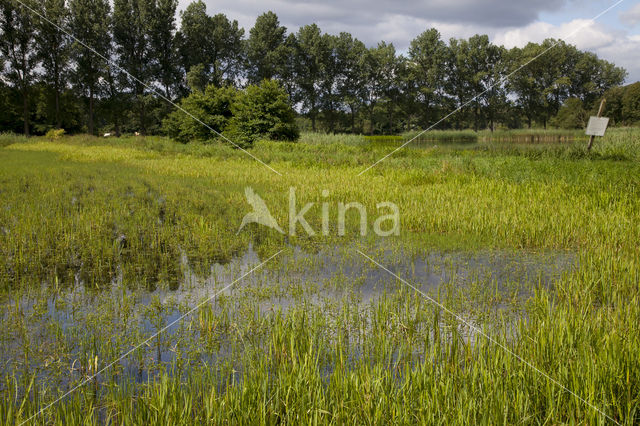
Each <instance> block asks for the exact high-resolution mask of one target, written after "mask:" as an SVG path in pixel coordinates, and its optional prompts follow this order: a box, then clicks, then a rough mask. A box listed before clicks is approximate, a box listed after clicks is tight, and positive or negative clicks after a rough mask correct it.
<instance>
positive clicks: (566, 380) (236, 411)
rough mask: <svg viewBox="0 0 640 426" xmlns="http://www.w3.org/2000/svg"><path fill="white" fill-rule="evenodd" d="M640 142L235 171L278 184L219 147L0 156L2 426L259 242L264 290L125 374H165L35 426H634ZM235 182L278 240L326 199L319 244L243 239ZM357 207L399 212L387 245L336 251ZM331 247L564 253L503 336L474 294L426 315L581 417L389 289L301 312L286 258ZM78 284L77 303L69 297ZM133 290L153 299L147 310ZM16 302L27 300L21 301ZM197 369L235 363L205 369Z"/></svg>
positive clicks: (43, 144) (292, 155)
mask: <svg viewBox="0 0 640 426" xmlns="http://www.w3.org/2000/svg"><path fill="white" fill-rule="evenodd" d="M639 136H640V132H638V131H636V130H629V129H625V130H618V131H614V132H610V133H609V135H608V136H607V137H605V139H603V140H598V141H597V142H596V147H595V148H594V151H593V152H591V153H587V152H586V150H585V148H584V146H583V145H581V144H580V143H578V142H576V143H572V144H569V145H567V144H544V146H536V147H534V148H532V147H530V146H526V144H517V143H516V144H514V143H511V144H508V143H505V144H491V143H490V142H480V143H478V144H475V145H471V146H465V147H456V146H452V147H442V146H438V147H429V148H424V149H406V150H402V151H399V152H397V153H396V154H394V155H393V156H392V157H390V158H388V159H387V160H385V161H383V162H382V163H380V164H379V165H377V166H376V167H374V168H372V169H370V170H368V171H367V172H366V173H364V174H363V175H361V176H359V173H360V172H361V171H362V170H364V169H366V168H367V167H369V166H370V165H371V164H373V163H374V162H375V161H377V160H378V159H379V158H381V157H382V156H383V155H385V154H386V153H388V152H389V151H390V150H389V148H388V147H384V146H372V145H371V144H363V145H360V144H356V143H351V144H343V143H340V141H339V140H337V141H336V142H335V143H329V141H327V142H328V143H324V142H323V143H307V142H304V141H303V142H301V143H298V144H282V143H275V142H268V141H262V142H259V143H258V144H257V145H256V146H255V147H254V148H253V149H252V150H251V153H252V154H253V155H255V156H256V157H258V158H260V159H261V160H263V161H265V162H266V163H267V164H269V165H270V166H271V167H273V168H274V169H275V170H277V171H278V172H280V173H281V174H282V175H281V176H280V175H277V174H275V173H273V172H272V171H271V170H269V169H268V168H266V167H264V166H263V165H261V164H260V163H258V162H256V161H255V160H253V159H251V158H249V157H248V156H246V155H245V154H243V153H242V152H240V151H237V150H233V149H230V148H228V147H226V146H223V145H218V144H209V145H195V144H194V145H191V144H190V145H179V144H174V143H173V142H171V141H169V140H166V139H162V138H128V139H123V140H104V139H99V138H89V137H84V136H76V137H69V138H62V139H61V140H59V141H56V142H51V141H47V140H45V139H40V138H31V139H28V140H27V139H16V140H15V143H12V141H11V137H12V136H8V135H3V136H2V138H0V140H1V141H2V143H1V144H2V145H4V146H5V147H4V148H2V149H0V164H1V165H2V166H1V167H0V292H1V293H2V298H1V299H2V318H3V323H5V324H6V325H7V326H6V327H4V329H5V331H3V332H2V335H1V336H2V342H4V343H3V344H4V345H16V347H17V348H18V349H15V348H14V346H12V348H14V350H15V353H18V354H21V355H22V356H21V357H19V358H17V359H13V360H12V362H11V363H9V364H7V367H6V368H4V369H3V370H2V374H3V377H4V379H3V383H2V385H0V392H1V393H2V395H3V398H2V402H1V403H0V422H1V423H3V424H4V423H6V424H13V423H20V422H21V421H24V420H26V419H29V418H30V417H31V416H32V415H34V414H36V413H37V412H38V410H39V409H40V408H43V407H45V406H46V405H47V403H49V402H52V401H55V399H56V398H57V397H58V396H60V395H62V394H63V393H64V392H65V391H66V390H67V389H69V388H70V383H66V384H64V385H61V384H60V383H64V381H61V378H64V377H65V376H67V375H68V376H70V377H71V378H72V383H71V384H73V383H77V382H79V381H80V380H81V379H82V377H92V373H94V372H96V371H97V370H99V369H100V368H101V367H104V366H106V365H108V363H109V362H110V361H111V360H113V359H116V358H117V356H118V355H119V354H121V353H123V352H125V351H126V350H128V349H130V348H131V347H132V345H133V344H134V342H138V341H141V340H144V338H146V337H147V336H150V335H151V333H152V332H153V331H154V330H157V329H160V328H161V327H162V326H163V325H164V324H166V323H167V321H168V319H167V318H169V317H170V316H169V315H171V314H173V313H176V312H182V313H184V312H187V311H188V310H189V308H190V307H192V306H195V305H196V304H197V302H198V301H199V300H200V299H199V297H200V296H199V293H194V294H193V295H192V296H191V299H190V300H189V301H188V303H187V302H186V301H180V300H174V299H172V298H171V297H168V298H160V297H159V296H158V297H156V296H154V295H156V294H164V293H161V292H160V293H158V292H159V291H160V290H162V289H165V290H166V291H169V293H167V294H171V293H170V289H171V288H175V287H176V286H178V285H181V282H182V280H183V276H184V270H183V265H182V264H181V262H180V258H181V256H182V255H184V256H186V259H187V261H188V263H189V265H190V266H191V267H192V268H193V269H194V271H195V272H196V273H198V274H204V275H206V273H207V271H208V270H209V268H210V266H211V265H212V264H215V263H218V262H226V261H229V260H231V259H232V258H234V256H236V255H238V254H242V253H244V252H245V251H246V250H247V248H248V247H249V246H250V245H251V246H252V247H253V248H254V249H255V250H256V251H257V253H258V254H259V255H260V257H261V258H262V259H266V258H267V257H268V256H270V255H271V254H273V253H275V252H277V251H278V250H280V249H281V248H283V247H284V248H285V253H284V254H283V257H281V258H279V259H276V260H274V262H273V263H272V264H269V265H267V266H266V268H267V269H266V270H267V271H268V272H265V273H266V274H270V275H268V276H269V277H270V279H269V281H268V282H269V283H270V284H269V285H258V284H256V283H254V284H253V285H246V286H243V287H242V288H240V289H238V290H237V293H234V294H232V295H228V294H225V296H224V297H222V299H221V300H219V301H218V302H217V303H218V304H216V305H212V304H210V303H208V304H205V306H204V307H203V309H201V310H198V311H197V312H196V313H195V314H194V315H193V316H190V317H188V318H185V321H184V322H181V323H180V325H179V327H178V329H177V330H173V332H172V333H171V334H168V335H167V337H166V339H165V338H162V339H154V340H153V341H152V342H151V347H152V348H153V347H155V346H157V348H158V351H164V350H167V351H171V350H172V349H171V348H175V349H174V353H175V354H176V357H175V359H174V360H173V361H172V362H171V363H169V367H167V368H168V370H165V369H161V368H160V364H154V363H153V360H149V359H147V358H148V357H149V351H151V353H153V351H152V350H151V349H148V348H147V347H144V348H142V349H141V350H138V351H135V352H134V353H133V354H131V355H130V357H129V358H131V361H130V362H133V363H136V362H138V363H140V364H141V365H145V371H146V370H150V369H152V368H154V367H153V366H154V365H155V368H157V369H159V370H158V371H159V372H158V373H157V374H155V375H150V376H149V378H148V379H146V380H142V381H138V382H136V381H135V380H133V379H130V378H129V377H128V376H127V375H126V374H124V373H123V367H121V366H116V367H115V368H114V369H112V370H109V371H108V372H105V373H104V374H103V375H102V376H101V377H100V380H92V381H90V382H89V383H87V384H86V385H85V386H83V387H82V388H80V389H79V390H77V391H76V392H74V393H72V394H71V395H70V396H68V397H66V398H64V399H63V400H62V401H60V402H58V403H57V404H55V405H54V406H53V407H51V408H50V409H48V410H46V411H45V412H44V413H43V414H42V415H40V416H38V417H35V418H34V419H33V420H31V422H32V423H34V424H81V423H82V424H93V423H110V422H111V423H119V424H120V423H122V424H133V423H139V424H143V423H144V424H152V423H153V424H194V423H211V424H219V423H234V424H237V423H244V424H254V423H256V422H258V423H277V422H285V423H311V422H317V423H323V424H325V423H335V424H342V423H379V424H382V423H385V424H386V423H411V424H414V423H419V424H428V423H429V424H452V423H457V424H469V423H473V424H476V423H480V424H496V423H525V424H540V423H548V424H558V423H572V424H576V423H577V424H591V423H596V424H597V423H603V424H604V423H608V422H610V421H609V420H607V418H606V417H605V416H603V415H602V414H601V413H600V412H599V411H598V410H602V411H603V412H604V413H606V414H607V415H608V416H610V417H611V418H613V419H615V421H617V422H620V423H622V424H635V423H638V421H640V411H639V408H640V299H639V297H638V296H639V292H640V284H639V282H640V274H639V271H640V265H639V264H638V262H640V259H639V254H638V248H637V245H638V241H640V164H639V163H638V161H637V160H638V154H637V153H638V144H639V143H640V142H639V141H638V138H639ZM246 186H251V187H252V188H254V189H255V191H256V192H257V193H259V194H260V195H261V196H262V198H264V200H265V202H266V203H267V205H268V206H269V208H270V210H271V213H272V214H273V215H274V217H275V218H276V219H277V221H278V222H279V223H280V224H287V223H288V194H289V188H290V187H295V188H296V196H297V198H298V208H300V206H301V205H303V204H305V203H307V202H311V201H313V202H316V207H315V209H312V210H311V211H310V213H309V214H307V215H306V218H307V220H308V221H309V223H310V224H311V226H312V227H313V228H314V229H315V230H316V231H319V230H320V229H321V222H322V218H321V211H320V207H319V205H320V203H323V202H328V203H329V205H330V217H331V223H330V225H331V233H330V236H323V235H320V234H319V233H318V235H315V236H307V235H306V234H305V233H304V232H302V230H301V229H300V227H298V233H299V235H298V236H295V237H285V236H283V235H281V234H279V233H277V232H276V231H273V230H269V229H267V228H262V227H259V226H258V225H250V227H249V228H248V229H246V230H245V231H244V232H241V233H240V234H238V235H236V232H237V229H238V226H239V224H240V222H241V220H242V217H243V216H244V215H245V214H246V213H247V212H248V211H250V206H249V205H248V204H247V203H246V200H245V197H244V188H245V187H246ZM323 190H327V191H328V192H329V195H328V197H324V196H323V195H322V191H323ZM351 201H358V202H361V203H362V204H364V205H365V207H366V209H367V211H368V212H369V213H370V214H371V215H372V217H373V218H375V212H376V204H377V203H379V202H382V201H390V202H393V203H396V204H397V205H398V206H399V209H400V217H401V233H400V236H399V237H394V238H392V246H393V247H396V248H395V249H393V250H392V251H391V252H390V253H389V252H388V251H385V249H384V248H382V247H380V246H379V243H380V241H379V240H375V239H374V238H371V237H368V238H361V237H359V236H358V226H357V215H355V212H350V213H349V215H348V218H349V221H348V223H347V235H346V236H339V235H338V233H337V230H336V219H335V218H336V216H337V208H336V206H337V203H338V202H351ZM371 221H372V220H371ZM326 246H330V247H342V248H343V249H342V250H344V255H343V257H344V258H345V259H348V258H358V256H359V255H358V254H357V252H355V248H359V249H360V250H362V251H364V252H366V253H368V254H369V255H370V256H372V257H373V258H375V259H384V260H386V261H392V260H393V259H394V258H396V257H401V256H421V255H423V254H424V253H426V252H429V251H432V250H444V251H451V250H453V251H460V250H464V251H469V250H472V251H473V250H475V251H483V250H493V249H501V250H511V251H514V252H516V253H517V252H518V251H519V250H527V251H531V250H534V251H544V250H551V249H553V250H562V251H570V252H573V253H576V255H577V258H578V264H577V265H578V266H577V269H575V270H574V271H573V272H570V273H566V274H563V275H562V276H561V278H559V279H558V280H557V281H555V282H554V283H553V286H551V287H542V286H540V287H536V288H534V289H532V294H531V295H530V297H528V299H526V300H525V301H517V302H516V301H514V302H513V303H515V304H517V310H518V311H519V312H520V313H519V314H518V316H517V317H515V319H513V318H511V319H508V318H504V317H502V316H500V315H498V316H497V317H496V316H495V315H494V316H493V318H492V319H491V320H490V321H489V320H486V321H485V320H483V319H482V318H483V316H482V309H483V308H484V307H491V306H494V305H495V303H497V302H496V301H495V300H493V301H492V300H491V299H492V298H496V297H497V296H496V295H495V294H493V293H491V292H490V291H489V290H488V289H483V288H482V284H483V283H478V288H479V290H478V293H477V294H475V293H474V294H473V295H472V294H468V293H467V292H468V289H459V288H456V285H455V284H456V283H455V282H451V284H450V287H449V290H446V289H444V290H443V292H442V293H440V294H439V295H438V300H439V301H440V302H441V303H443V304H444V305H445V306H447V307H450V308H451V309H452V310H454V311H456V312H467V310H469V309H470V308H469V306H468V304H469V303H477V304H478V305H477V306H476V312H474V314H473V315H475V316H474V319H476V320H477V324H478V325H479V326H481V327H485V330H486V332H487V333H488V334H490V335H491V336H493V337H494V338H495V339H496V340H498V341H499V342H500V343H501V344H502V345H505V346H507V347H508V348H509V349H510V350H512V351H513V352H514V353H516V354H518V355H519V356H521V357H522V358H523V359H525V360H527V361H528V362H530V363H531V364H532V365H535V366H536V367H537V368H539V369H540V370H541V371H543V372H544V373H545V374H547V375H548V376H549V377H552V378H553V379H554V380H557V381H558V382H559V383H560V384H562V386H565V387H566V388H569V389H570V390H571V391H573V392H575V393H576V394H578V395H579V396H580V397H581V398H584V399H585V400H586V401H587V403H585V402H583V401H581V400H579V399H578V398H576V397H575V396H574V395H572V394H570V393H568V392H566V391H565V390H564V389H563V388H562V387H560V386H558V385H557V384H556V383H554V382H552V381H551V380H549V379H548V378H546V377H545V376H543V375H541V374H540V373H539V372H537V371H535V370H534V369H532V368H530V366H527V365H525V364H524V363H522V362H521V361H520V360H518V359H516V358H514V357H513V356H512V355H511V354H509V353H507V352H506V351H504V349H503V348H501V347H499V346H497V345H496V344H495V343H494V342H491V341H489V340H487V339H485V338H482V337H481V336H479V337H478V338H477V339H472V340H466V339H462V338H461V337H460V336H459V335H458V333H459V327H458V326H457V325H456V320H455V319H454V318H451V317H450V316H449V315H447V313H446V312H444V311H442V310H440V309H437V308H436V307H435V306H434V305H432V304H431V303H429V301H428V300H426V299H424V298H422V297H420V296H418V295H416V294H415V293H414V292H413V291H411V289H410V288H407V287H406V286H403V285H401V283H399V282H398V281H397V280H395V279H393V278H392V277H389V278H388V282H389V284H390V285H393V286H395V287H394V288H396V289H397V290H395V291H390V292H389V293H388V294H387V296H385V297H383V298H382V299H380V300H378V301H376V302H373V303H371V304H370V305H366V306H363V307H357V305H354V304H353V303H352V300H351V299H343V300H337V301H333V302H332V303H329V304H313V303H310V299H309V298H308V297H307V296H306V295H308V294H310V292H311V291H312V290H311V288H312V287H313V286H314V285H318V283H317V282H316V281H315V280H313V279H303V280H297V279H294V278H291V277H289V276H288V274H292V275H293V274H294V273H299V272H300V271H304V270H306V269H311V270H313V268H314V263H316V262H318V260H315V261H314V260H313V257H311V258H310V259H308V260H306V261H298V262H296V263H295V264H290V263H287V261H286V259H287V258H288V257H287V256H290V255H291V253H292V250H293V247H301V248H303V249H304V250H305V251H306V252H308V253H315V252H317V250H319V249H320V248H322V247H326ZM398 247H404V250H399V249H397V248H398ZM369 268H370V269H368V271H376V270H377V267H375V265H369ZM240 272H241V271H240V270H238V271H236V275H237V276H239V275H240ZM274 277H275V278H274ZM79 279H80V280H81V281H82V282H83V283H84V284H85V286H84V287H83V288H84V290H83V291H86V292H89V294H88V295H86V294H82V295H79V296H78V295H76V293H74V292H73V291H74V290H73V289H74V283H76V282H77V281H78V280H79ZM407 279H408V280H411V279H412V277H411V276H409V277H407ZM265 282H266V281H265ZM114 283H118V284H117V285H116V284H114ZM416 284H419V283H416ZM182 285H184V284H182ZM331 285H332V286H337V287H339V286H347V287H349V288H351V287H352V286H353V287H354V288H357V285H358V283H357V282H356V283H349V282H344V281H341V280H337V281H336V282H333V283H332V284H331ZM114 288H116V290H115V291H114V290H113V289H114ZM149 290H156V291H155V292H151V293H149ZM143 294H144V295H150V297H152V299H153V297H156V299H153V300H152V301H151V302H148V301H147V302H142V301H141V299H140V298H141V297H142V296H141V295H143ZM274 294H279V295H286V294H293V295H298V296H297V299H296V301H295V302H294V303H293V305H292V308H291V309H289V310H286V311H278V310H276V311H274V312H262V313H260V314H258V313H257V309H258V307H257V303H258V301H260V300H265V299H266V298H268V297H271V296H273V295H274ZM350 297H351V296H350ZM24 300H28V301H31V302H32V303H31V304H26V305H25V304H21V303H19V302H20V301H24ZM89 300H92V302H89ZM499 302H500V303H507V301H505V300H502V299H501V300H500V301H499ZM50 303H54V304H56V303H57V304H61V305H65V306H63V308H65V309H67V311H66V312H73V325H72V326H65V325H64V324H65V322H64V318H59V317H55V316H51V315H50V312H51V311H50V309H51V308H50V306H49V304H50ZM85 303H90V305H89V306H91V310H90V311H88V312H87V311H86V310H83V309H82V307H83V304H85ZM61 309H62V308H61ZM62 310H64V309H62ZM469 315H471V314H469ZM138 316H139V318H138ZM43 324H44V325H43ZM36 326H37V327H36ZM441 330H448V331H447V332H446V333H443V334H442V335H441ZM194 348H196V349H194ZM202 351H206V352H207V353H210V354H222V353H225V354H230V356H228V357H222V358H221V359H220V360H219V362H217V363H214V364H213V365H211V364H208V365H203V364H202V363H200V362H198V359H199V358H198V357H199V356H201V352H202ZM36 361H46V363H47V364H46V365H47V367H46V368H45V367H42V366H41V365H39V364H37V362H36ZM5 362H6V360H5ZM42 365H44V364H42ZM70 366H74V368H75V369H74V370H73V371H74V372H73V374H69V372H70ZM44 371H46V373H47V375H46V379H45V378H44V377H43V374H44V373H43V372H44ZM593 406H595V407H597V409H598V410H596V409H594V408H593Z"/></svg>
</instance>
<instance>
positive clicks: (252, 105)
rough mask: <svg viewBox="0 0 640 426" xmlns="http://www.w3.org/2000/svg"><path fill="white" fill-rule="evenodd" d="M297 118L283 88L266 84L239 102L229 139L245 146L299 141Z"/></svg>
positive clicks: (249, 91) (250, 90)
mask: <svg viewBox="0 0 640 426" xmlns="http://www.w3.org/2000/svg"><path fill="white" fill-rule="evenodd" d="M295 117H296V114H295V112H294V111H293V108H291V105H290V104H289V96H288V95H287V92H286V91H285V90H284V89H283V88H282V86H281V85H280V84H279V83H278V82H276V81H273V80H264V81H263V82H262V83H261V84H260V85H259V86H255V85H252V86H249V87H247V89H246V90H245V91H244V92H242V93H240V94H239V95H238V97H237V98H236V102H235V103H234V105H233V120H232V126H231V129H230V132H229V135H230V137H234V138H235V139H236V140H238V141H240V142H241V143H243V144H252V143H253V142H254V141H255V140H256V139H258V138H266V139H271V140H275V141H296V140H298V138H299V137H300V132H299V131H298V127H297V125H296V121H295ZM234 142H235V141H234Z"/></svg>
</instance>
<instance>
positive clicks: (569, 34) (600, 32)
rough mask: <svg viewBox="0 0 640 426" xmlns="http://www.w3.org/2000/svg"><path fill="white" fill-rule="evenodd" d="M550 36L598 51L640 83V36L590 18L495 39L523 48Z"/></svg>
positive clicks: (543, 24)
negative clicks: (606, 25) (609, 26)
mask: <svg viewBox="0 0 640 426" xmlns="http://www.w3.org/2000/svg"><path fill="white" fill-rule="evenodd" d="M490 35H491V34H490ZM550 37H551V38H560V39H562V40H564V41H566V42H567V43H570V44H574V45H576V46H577V47H578V48H579V49H582V50H588V51H591V52H594V53H596V54H597V55H598V56H599V57H600V58H602V59H606V60H608V61H611V62H613V63H614V64H616V65H618V66H621V67H623V68H625V69H626V70H627V71H628V72H629V76H628V78H627V81H629V82H633V81H637V80H640V36H638V35H629V34H627V33H626V32H625V31H621V30H619V29H610V28H607V27H605V26H604V25H602V24H599V23H597V22H594V21H593V20H590V19H574V20H572V21H569V22H565V23H562V24H560V25H552V24H549V23H546V22H534V23H532V24H529V25H526V26H524V27H521V28H514V29H510V30H508V31H505V32H497V33H495V34H494V35H493V37H492V40H493V42H494V43H497V44H502V45H504V46H505V47H514V46H518V47H522V46H524V45H525V44H527V43H528V42H529V41H532V42H541V41H542V40H544V39H545V38H550Z"/></svg>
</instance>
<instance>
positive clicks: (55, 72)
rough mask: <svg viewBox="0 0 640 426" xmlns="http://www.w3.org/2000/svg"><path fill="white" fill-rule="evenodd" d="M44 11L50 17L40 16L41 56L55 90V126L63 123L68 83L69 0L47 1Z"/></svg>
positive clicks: (47, 76)
mask: <svg viewBox="0 0 640 426" xmlns="http://www.w3.org/2000/svg"><path fill="white" fill-rule="evenodd" d="M41 13H42V14H43V15H44V16H45V17H46V18H47V19H42V18H40V19H38V33H37V37H36V40H37V47H38V57H39V58H40V60H41V63H42V68H43V69H44V73H43V77H44V81H45V82H46V83H47V84H48V85H49V86H50V87H51V88H52V89H53V93H54V108H55V126H56V127H57V128H60V127H61V126H62V118H61V114H60V96H61V93H62V91H63V90H64V89H65V88H66V86H67V78H68V76H69V54H70V50H71V41H70V39H69V36H68V35H67V34H66V33H65V31H68V24H69V10H68V9H67V7H66V4H65V0H44V2H43V3H41Z"/></svg>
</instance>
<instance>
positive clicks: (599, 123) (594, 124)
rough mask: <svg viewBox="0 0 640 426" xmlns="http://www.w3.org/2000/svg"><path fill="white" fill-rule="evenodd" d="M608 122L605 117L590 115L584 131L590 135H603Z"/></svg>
mask: <svg viewBox="0 0 640 426" xmlns="http://www.w3.org/2000/svg"><path fill="white" fill-rule="evenodd" d="M608 124H609V118H607V117H590V118H589V124H587V131H586V133H587V135H590V136H604V132H605V131H606V130H607V125H608Z"/></svg>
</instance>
